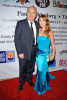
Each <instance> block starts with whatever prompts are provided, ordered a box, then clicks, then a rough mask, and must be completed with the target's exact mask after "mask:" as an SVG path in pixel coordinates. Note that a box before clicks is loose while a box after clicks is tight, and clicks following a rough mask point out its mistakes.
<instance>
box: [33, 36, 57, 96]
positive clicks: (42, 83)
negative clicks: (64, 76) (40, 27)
mask: <svg viewBox="0 0 67 100" xmlns="http://www.w3.org/2000/svg"><path fill="white" fill-rule="evenodd" d="M37 43H38V46H37V57H36V63H37V75H36V82H35V86H34V90H35V91H36V92H37V93H38V94H39V95H41V94H43V93H46V90H49V89H51V88H50V86H49V81H50V80H52V79H55V77H54V76H53V75H51V74H50V73H49V72H48V62H47V55H48V54H49V53H50V49H49V46H50V43H51V40H50V38H47V37H46V36H38V37H37Z"/></svg>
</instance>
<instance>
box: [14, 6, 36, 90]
mask: <svg viewBox="0 0 67 100" xmlns="http://www.w3.org/2000/svg"><path fill="white" fill-rule="evenodd" d="M36 15H37V10H36V8H35V7H34V6H31V7H29V8H28V9H27V18H26V19H24V20H20V21H18V22H17V26H16V29H15V46H16V50H17V54H18V58H19V86H18V91H21V90H22V89H23V85H24V83H25V82H26V80H27V82H28V83H29V85H30V86H32V87H34V83H33V82H32V75H33V71H34V65H35V58H36V37H37V34H38V23H37V22H36V21H35V18H36ZM31 22H32V24H31Z"/></svg>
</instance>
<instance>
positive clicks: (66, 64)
mask: <svg viewBox="0 0 67 100" xmlns="http://www.w3.org/2000/svg"><path fill="white" fill-rule="evenodd" d="M59 65H62V66H67V60H63V59H60V61H59Z"/></svg>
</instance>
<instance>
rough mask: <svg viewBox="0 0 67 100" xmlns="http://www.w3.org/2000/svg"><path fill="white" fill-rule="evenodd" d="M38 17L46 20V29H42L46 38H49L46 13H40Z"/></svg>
mask: <svg viewBox="0 0 67 100" xmlns="http://www.w3.org/2000/svg"><path fill="white" fill-rule="evenodd" d="M40 18H42V19H43V20H45V21H46V30H45V31H44V34H45V35H46V36H47V38H49V37H50V35H49V32H50V26H49V19H48V17H47V15H46V14H42V15H41V16H39V19H40ZM39 19H38V22H39ZM39 28H41V26H40V24H39Z"/></svg>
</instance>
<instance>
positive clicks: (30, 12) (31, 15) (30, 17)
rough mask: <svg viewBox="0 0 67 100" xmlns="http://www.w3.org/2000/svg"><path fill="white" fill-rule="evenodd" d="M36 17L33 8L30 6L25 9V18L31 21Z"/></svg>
mask: <svg viewBox="0 0 67 100" xmlns="http://www.w3.org/2000/svg"><path fill="white" fill-rule="evenodd" d="M35 17H36V10H35V8H33V7H31V8H29V9H28V11H27V18H28V20H29V21H33V20H34V19H35Z"/></svg>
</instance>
